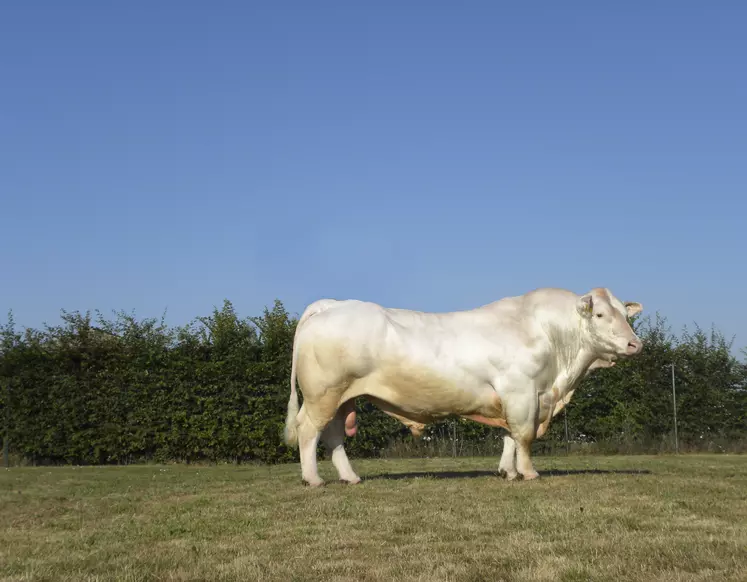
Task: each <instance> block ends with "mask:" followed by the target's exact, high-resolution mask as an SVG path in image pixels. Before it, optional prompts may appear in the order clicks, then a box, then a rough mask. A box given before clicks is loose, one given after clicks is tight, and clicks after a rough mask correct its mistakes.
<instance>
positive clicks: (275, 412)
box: [0, 301, 747, 464]
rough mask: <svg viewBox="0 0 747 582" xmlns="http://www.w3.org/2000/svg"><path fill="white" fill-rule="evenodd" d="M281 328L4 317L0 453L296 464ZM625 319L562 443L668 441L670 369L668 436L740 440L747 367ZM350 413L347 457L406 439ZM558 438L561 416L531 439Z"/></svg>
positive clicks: (284, 327)
mask: <svg viewBox="0 0 747 582" xmlns="http://www.w3.org/2000/svg"><path fill="white" fill-rule="evenodd" d="M295 326H296V319H295V318H294V317H292V316H291V315H290V314H289V313H288V312H287V311H286V310H285V308H284V306H283V305H282V303H281V302H279V301H276V302H275V303H274V305H273V307H272V309H265V310H264V312H263V313H262V315H260V316H258V317H251V318H246V319H242V318H240V317H239V316H238V315H237V314H236V311H235V309H234V307H233V305H232V304H231V303H230V302H229V301H225V302H224V304H223V306H222V307H221V308H220V309H218V308H216V309H214V310H213V311H212V313H210V315H208V316H205V317H198V318H196V319H195V320H194V321H193V322H191V323H190V324H188V325H186V326H182V327H169V326H168V325H166V324H165V323H164V321H163V320H157V319H143V320H138V319H137V318H135V317H134V316H132V315H130V314H127V313H123V312H120V313H116V314H114V317H113V318H111V319H107V318H105V317H103V316H102V315H101V314H98V313H97V314H96V317H95V318H94V317H92V316H91V314H90V313H85V314H81V313H78V312H74V313H68V312H65V311H63V312H62V314H61V322H60V324H59V325H56V326H44V327H43V329H40V330H35V329H27V330H24V331H23V332H20V331H18V330H17V328H16V326H15V323H14V321H13V317H12V314H11V315H10V316H9V317H8V321H7V323H6V324H5V325H3V326H2V327H0V382H2V386H1V387H0V388H1V389H0V418H2V419H4V423H5V428H6V431H7V434H8V436H9V439H10V444H11V449H12V450H13V451H14V453H15V454H17V455H19V456H21V457H22V458H24V459H26V460H28V461H30V462H35V463H78V464H90V463H95V464H103V463H131V462H141V461H147V460H153V461H184V462H192V461H197V460H212V461H219V460H223V461H234V462H245V461H260V462H265V463H278V462H285V461H290V460H297V458H298V456H297V454H298V453H297V451H296V450H295V449H288V448H286V446H285V445H284V443H283V441H282V424H283V422H284V418H285V407H286V403H287V399H288V394H289V388H290V386H289V378H290V364H291V351H292V344H293V334H294V331H295ZM636 326H637V327H638V332H639V333H640V334H641V336H642V337H643V339H644V341H645V342H646V344H645V349H644V351H643V353H642V354H641V355H640V356H639V357H638V358H636V359H634V360H631V361H629V362H623V363H620V364H618V365H617V366H615V367H613V368H609V369H604V370H598V371H595V372H594V373H593V374H592V375H590V377H589V378H587V379H586V380H585V381H584V383H583V385H582V386H581V387H580V388H579V389H578V390H577V391H576V394H575V395H574V398H573V401H572V402H571V404H570V405H569V406H568V407H567V415H568V417H567V420H568V425H569V427H570V433H571V438H572V440H573V441H574V442H576V443H581V442H596V443H606V444H608V445H609V446H611V447H613V446H618V447H619V445H620V444H621V443H627V444H631V445H632V444H649V445H651V444H653V445H655V446H662V444H664V445H668V444H671V440H672V433H673V422H672V383H671V374H672V367H671V366H672V364H674V371H675V381H676V386H677V396H678V401H677V415H678V427H679V435H680V440H681V442H682V443H683V444H684V445H687V446H694V447H695V446H697V447H708V446H710V447H711V448H713V443H726V442H730V441H737V440H740V439H744V437H745V431H746V429H745V427H746V426H747V369H746V366H745V364H744V363H742V362H740V361H739V360H737V359H736V358H734V356H733V355H732V354H731V352H730V348H731V346H730V345H729V343H728V342H726V341H725V339H724V338H723V336H721V335H720V334H719V333H718V332H716V331H715V330H714V331H712V332H711V333H710V334H708V333H705V332H704V331H703V330H701V329H699V328H696V329H695V331H694V332H692V333H691V332H688V331H687V330H686V331H685V332H684V333H683V335H682V337H679V338H677V337H675V336H673V335H672V334H671V333H670V332H669V330H668V329H667V328H666V324H665V321H664V320H663V319H661V318H656V320H655V321H654V322H651V321H650V320H646V321H644V322H642V323H636ZM357 407H358V411H359V419H360V420H359V432H358V435H357V436H356V437H355V438H352V439H348V440H347V444H346V447H347V448H348V451H349V453H350V454H351V456H358V457H361V456H377V455H379V454H381V453H382V452H383V451H384V450H386V449H387V447H389V446H390V445H391V444H392V442H394V441H402V440H407V439H410V438H411V437H410V436H409V433H408V431H407V430H406V429H405V427H404V426H403V425H402V424H400V423H398V422H397V421H395V420H393V419H392V418H390V417H388V416H387V415H385V414H384V413H382V412H381V411H380V410H378V409H376V408H375V407H374V406H372V405H371V404H370V403H368V402H367V401H365V400H363V399H360V400H359V402H358V403H357ZM500 435H501V433H500V431H499V429H494V428H489V427H486V426H483V425H480V424H477V423H474V422H469V421H459V422H455V421H452V420H447V421H444V422H441V423H438V424H435V425H431V426H429V427H428V428H427V430H426V434H425V437H426V440H431V439H441V440H444V439H445V440H451V441H452V442H453V443H456V442H457V440H459V441H460V443H461V444H460V446H459V450H464V446H463V445H464V443H467V444H472V445H476V444H479V443H484V442H486V441H492V442H497V439H498V438H499V437H500ZM563 438H564V425H563V418H562V413H561V416H559V417H556V419H555V420H554V421H553V424H552V425H551V430H550V431H549V433H548V435H547V436H546V437H545V438H544V439H542V442H546V443H551V444H552V443H559V442H562V441H563ZM539 446H545V445H542V444H541V443H540V444H539ZM719 446H720V445H719ZM453 450H454V451H455V452H456V450H457V449H456V444H455V445H454V449H453Z"/></svg>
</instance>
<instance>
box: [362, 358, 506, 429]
mask: <svg viewBox="0 0 747 582" xmlns="http://www.w3.org/2000/svg"><path fill="white" fill-rule="evenodd" d="M359 382H361V384H362V386H360V387H359V390H360V391H361V393H362V394H365V395H366V396H368V397H369V399H370V400H371V401H372V402H374V403H375V404H376V405H377V406H379V407H380V408H382V409H384V410H385V411H388V412H391V413H394V414H396V415H398V416H401V417H403V418H407V419H409V420H413V421H417V422H419V423H423V424H429V423H431V422H435V421H437V420H440V419H443V418H445V417H447V416H450V415H454V414H455V415H460V416H469V415H477V416H480V417H484V418H486V419H505V413H504V411H503V406H502V402H501V399H500V398H499V397H498V395H497V394H496V392H495V390H494V389H493V387H492V386H490V385H489V384H487V383H485V384H480V383H479V382H464V383H461V384H459V383H457V382H454V381H451V380H449V379H447V378H443V377H439V376H437V375H435V374H433V373H432V372H430V371H427V370H413V369H412V368H408V369H402V368H400V369H397V370H391V371H388V370H384V371H378V372H376V373H374V374H372V375H371V376H369V377H367V378H364V379H361V380H360V381H359ZM359 390H356V391H359Z"/></svg>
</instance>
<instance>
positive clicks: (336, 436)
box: [322, 400, 361, 484]
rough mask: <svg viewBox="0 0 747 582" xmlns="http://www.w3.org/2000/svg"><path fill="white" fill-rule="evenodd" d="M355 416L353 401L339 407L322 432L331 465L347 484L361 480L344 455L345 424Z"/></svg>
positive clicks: (347, 430)
mask: <svg viewBox="0 0 747 582" xmlns="http://www.w3.org/2000/svg"><path fill="white" fill-rule="evenodd" d="M354 414H355V401H353V400H351V401H349V403H345V404H344V405H342V406H341V407H340V409H339V410H338V411H337V414H336V415H335V417H334V419H332V422H330V423H329V424H328V425H327V428H325V429H324V431H323V432H322V441H323V442H324V445H325V446H326V447H327V450H328V451H329V452H331V455H332V464H333V465H334V466H335V469H337V474H338V475H339V476H340V479H341V480H342V481H347V482H348V483H351V484H354V483H360V481H361V479H360V477H358V475H356V473H355V471H354V470H353V467H352V466H351V464H350V460H349V459H348V456H347V454H346V453H345V446H344V442H345V433H346V432H350V430H349V427H348V426H347V424H350V423H348V422H346V421H347V420H348V419H349V418H350V417H351V415H354Z"/></svg>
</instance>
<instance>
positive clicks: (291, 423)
mask: <svg viewBox="0 0 747 582" xmlns="http://www.w3.org/2000/svg"><path fill="white" fill-rule="evenodd" d="M299 325H300V322H299ZM298 409H299V408H298V392H296V342H295V341H294V342H293V360H292V362H291V393H290V399H289V400H288V415H287V416H286V417H285V431H284V437H285V443H286V444H287V445H288V446H291V447H295V446H297V445H298V423H297V422H296V417H297V416H298Z"/></svg>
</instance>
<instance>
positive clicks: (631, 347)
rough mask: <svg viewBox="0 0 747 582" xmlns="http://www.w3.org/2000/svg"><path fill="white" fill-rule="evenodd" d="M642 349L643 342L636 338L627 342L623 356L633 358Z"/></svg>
mask: <svg viewBox="0 0 747 582" xmlns="http://www.w3.org/2000/svg"><path fill="white" fill-rule="evenodd" d="M642 349H643V342H642V341H641V340H639V339H638V338H636V339H632V340H630V341H629V342H628V347H627V349H626V350H625V355H627V356H635V355H637V354H640V353H641V350H642Z"/></svg>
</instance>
